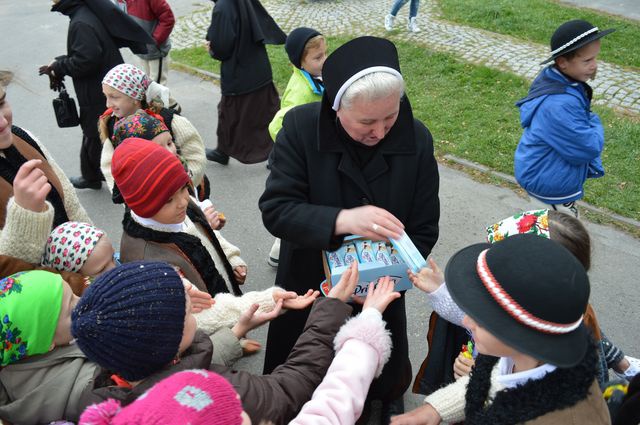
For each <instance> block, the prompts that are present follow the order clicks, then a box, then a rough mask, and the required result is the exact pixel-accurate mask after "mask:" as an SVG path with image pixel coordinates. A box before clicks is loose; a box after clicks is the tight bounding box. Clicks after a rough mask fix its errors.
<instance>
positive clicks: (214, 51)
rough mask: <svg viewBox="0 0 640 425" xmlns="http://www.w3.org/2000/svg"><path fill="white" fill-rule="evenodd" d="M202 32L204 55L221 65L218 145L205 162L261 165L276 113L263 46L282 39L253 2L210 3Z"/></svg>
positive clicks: (277, 102) (277, 100)
mask: <svg viewBox="0 0 640 425" xmlns="http://www.w3.org/2000/svg"><path fill="white" fill-rule="evenodd" d="M214 2H215V6H214V8H213V12H212V13H211V25H209V29H208V30H207V37H206V38H207V45H208V48H209V55H210V56H211V57H212V58H214V59H216V60H219V61H220V62H221V63H220V89H221V91H222V98H221V99H220V103H219V104H218V129H217V131H216V135H217V138H218V146H217V147H216V148H215V149H207V159H208V160H209V161H214V162H217V163H219V164H222V165H226V164H228V163H229V157H232V158H234V159H236V160H237V161H240V162H242V163H243V164H256V163H258V162H263V161H266V160H267V158H268V157H269V153H270V152H271V148H272V147H273V141H272V140H271V136H270V135H269V128H268V127H269V123H270V122H271V120H272V119H273V117H274V115H275V114H276V112H278V110H279V109H280V97H279V96H278V92H277V90H276V88H275V86H274V85H273V77H272V73H271V63H270V62H269V56H268V55H267V49H266V47H265V44H275V45H277V44H284V42H285V40H286V38H287V35H286V34H285V33H284V32H283V31H282V30H281V29H280V27H279V26H278V24H276V22H275V21H274V20H273V18H272V17H271V16H270V15H269V13H268V12H267V11H266V9H265V8H264V7H263V6H262V4H260V2H259V1H258V0H214Z"/></svg>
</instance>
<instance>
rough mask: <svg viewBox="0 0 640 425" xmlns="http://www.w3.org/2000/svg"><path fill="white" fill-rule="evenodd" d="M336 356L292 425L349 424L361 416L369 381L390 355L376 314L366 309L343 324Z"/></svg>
mask: <svg viewBox="0 0 640 425" xmlns="http://www.w3.org/2000/svg"><path fill="white" fill-rule="evenodd" d="M334 346H335V350H336V356H335V358H334V359H333V362H332V363H331V366H330V367H329V370H328V371H327V374H326V376H325V377H324V379H323V380H322V383H321V384H320V386H319V387H318V388H317V389H316V390H315V392H314V393H313V397H312V398H311V400H310V401H308V402H307V403H306V404H305V405H304V406H303V407H302V410H301V411H300V413H299V414H298V416H296V418H295V419H294V420H293V421H292V422H290V423H291V424H296V425H309V424H314V425H316V424H318V425H319V424H327V425H329V424H335V425H340V424H352V423H355V422H356V420H357V419H358V418H359V417H360V415H361V414H362V407H363V405H364V401H365V399H366V397H367V392H368V391H369V386H370V385H371V381H372V380H373V378H375V377H376V376H379V375H380V373H381V372H382V368H383V367H384V365H385V363H386V362H387V361H388V360H389V356H390V355H391V337H390V334H389V331H388V330H386V329H385V323H384V321H383V320H382V315H381V314H380V312H378V310H376V309H373V308H369V309H366V310H364V311H363V312H362V313H361V314H359V315H358V316H356V317H354V318H352V319H351V320H349V321H348V322H347V323H345V324H344V325H343V326H342V328H340V332H338V334H337V335H336V338H335V340H334Z"/></svg>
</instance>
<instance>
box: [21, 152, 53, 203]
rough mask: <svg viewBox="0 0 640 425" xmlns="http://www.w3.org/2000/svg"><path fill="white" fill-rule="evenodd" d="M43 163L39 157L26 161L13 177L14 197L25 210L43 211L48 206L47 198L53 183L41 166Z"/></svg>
mask: <svg viewBox="0 0 640 425" xmlns="http://www.w3.org/2000/svg"><path fill="white" fill-rule="evenodd" d="M41 164H42V161H41V160H39V159H32V160H29V161H27V162H25V163H24V164H22V166H21V167H20V168H19V169H18V172H17V173H16V177H15V178H14V179H13V198H14V200H15V202H16V204H18V205H20V206H21V207H22V208H24V209H25V210H30V211H33V212H43V211H45V210H46V208H47V206H46V204H45V199H47V195H48V194H49V192H50V191H51V184H50V183H49V180H48V179H47V176H45V174H44V171H42V170H41V169H40V168H39V166H40V165H41Z"/></svg>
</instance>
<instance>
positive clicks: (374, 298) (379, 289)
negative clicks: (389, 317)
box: [363, 276, 400, 313]
mask: <svg viewBox="0 0 640 425" xmlns="http://www.w3.org/2000/svg"><path fill="white" fill-rule="evenodd" d="M393 287H394V283H393V281H392V280H391V279H390V278H389V276H385V277H383V278H380V279H379V280H378V285H377V286H376V285H374V283H373V282H371V283H370V284H369V289H368V290H367V298H366V299H365V300H364V306H363V309H366V308H369V307H372V308H375V309H376V310H378V311H379V312H380V313H384V311H385V310H386V309H387V307H388V306H389V304H391V301H393V300H395V299H396V298H400V293H399V292H395V291H394V290H393Z"/></svg>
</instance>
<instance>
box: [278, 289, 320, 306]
mask: <svg viewBox="0 0 640 425" xmlns="http://www.w3.org/2000/svg"><path fill="white" fill-rule="evenodd" d="M319 295H320V291H314V290H313V289H309V290H308V291H307V293H306V294H304V295H298V294H296V293H295V292H293V291H276V292H274V293H273V300H274V301H275V302H276V303H277V302H278V300H282V308H284V309H287V310H304V309H305V308H307V307H309V306H310V305H311V304H313V302H314V301H315V300H316V298H318V296H319Z"/></svg>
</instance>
